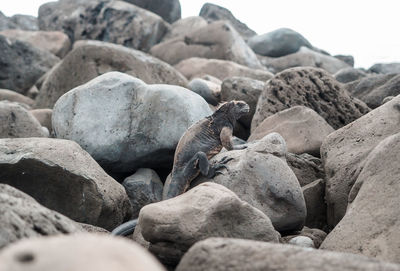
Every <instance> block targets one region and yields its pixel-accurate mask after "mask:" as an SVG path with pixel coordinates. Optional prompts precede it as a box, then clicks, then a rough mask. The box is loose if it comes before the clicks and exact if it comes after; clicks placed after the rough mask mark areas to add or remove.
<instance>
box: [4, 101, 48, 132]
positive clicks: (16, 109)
mask: <svg viewBox="0 0 400 271" xmlns="http://www.w3.org/2000/svg"><path fill="white" fill-rule="evenodd" d="M46 136H47V135H46V133H44V132H43V130H42V126H41V125H40V123H39V122H38V121H37V120H36V119H35V117H34V116H33V115H32V114H31V113H30V112H29V111H28V110H27V109H25V108H24V107H22V106H21V105H19V104H17V103H12V102H8V101H0V138H17V137H46Z"/></svg>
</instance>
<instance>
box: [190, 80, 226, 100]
mask: <svg viewBox="0 0 400 271" xmlns="http://www.w3.org/2000/svg"><path fill="white" fill-rule="evenodd" d="M188 89H190V90H191V91H193V92H196V93H197V94H199V95H200V96H201V97H203V98H204V100H206V101H207V102H208V103H209V104H212V105H214V106H216V105H218V104H219V102H220V101H221V99H220V96H221V85H220V84H216V83H213V82H211V81H207V80H204V79H201V78H194V79H192V80H191V81H190V82H189V84H188Z"/></svg>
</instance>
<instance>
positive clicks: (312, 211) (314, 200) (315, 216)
mask: <svg viewBox="0 0 400 271" xmlns="http://www.w3.org/2000/svg"><path fill="white" fill-rule="evenodd" d="M301 189H302V190H303V195H304V200H305V201H306V207H307V218H306V223H305V225H306V226H307V227H310V228H318V229H326V225H327V223H326V203H325V199H324V197H325V181H324V180H323V179H319V180H316V181H314V182H312V183H310V184H307V185H305V186H303V187H302V188H301Z"/></svg>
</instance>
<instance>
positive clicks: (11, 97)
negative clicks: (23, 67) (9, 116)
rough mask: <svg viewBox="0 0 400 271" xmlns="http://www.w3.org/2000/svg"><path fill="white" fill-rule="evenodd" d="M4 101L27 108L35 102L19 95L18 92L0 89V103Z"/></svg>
mask: <svg viewBox="0 0 400 271" xmlns="http://www.w3.org/2000/svg"><path fill="white" fill-rule="evenodd" d="M4 100H6V101H10V102H16V103H23V104H26V105H28V106H29V107H30V106H32V105H33V104H34V103H35V101H34V100H32V99H31V98H29V97H26V96H24V95H22V94H19V93H18V92H15V91H12V90H8V89H0V101H4Z"/></svg>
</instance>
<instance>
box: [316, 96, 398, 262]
mask: <svg viewBox="0 0 400 271" xmlns="http://www.w3.org/2000/svg"><path fill="white" fill-rule="evenodd" d="M397 100H398V99H397ZM399 159H400V134H399V133H397V134H395V135H392V136H389V137H387V138H386V139H384V140H382V141H381V142H380V143H379V144H378V145H377V146H376V147H375V148H374V150H373V151H372V152H370V154H369V155H368V157H367V158H366V159H365V160H364V163H363V164H364V166H363V169H362V170H361V172H360V174H359V175H358V177H357V180H356V182H355V184H354V185H353V188H352V189H351V192H350V195H349V207H348V208H347V212H346V215H345V216H344V217H343V219H342V220H341V221H340V222H339V224H338V225H337V226H336V227H335V228H334V229H333V231H332V232H331V233H330V234H329V235H328V237H327V238H326V239H325V241H324V242H323V244H322V246H321V247H322V248H324V249H329V250H336V251H344V252H350V253H356V254H363V255H365V256H369V257H373V258H377V259H381V260H385V261H389V262H396V263H399V262H400V259H399V257H398V256H399V253H400V236H399V232H398V230H397V229H398V228H399V226H400V222H399V221H398V217H399V216H400V209H399V203H400V200H399V197H398V191H399V189H400V183H399V182H398V180H399V178H400V171H399V166H398V161H399Z"/></svg>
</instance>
